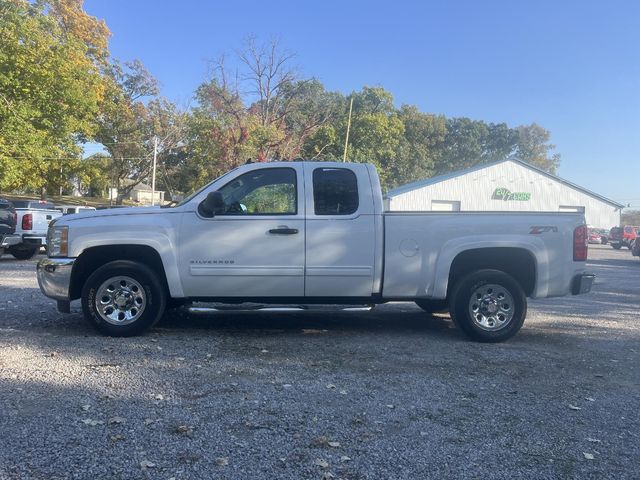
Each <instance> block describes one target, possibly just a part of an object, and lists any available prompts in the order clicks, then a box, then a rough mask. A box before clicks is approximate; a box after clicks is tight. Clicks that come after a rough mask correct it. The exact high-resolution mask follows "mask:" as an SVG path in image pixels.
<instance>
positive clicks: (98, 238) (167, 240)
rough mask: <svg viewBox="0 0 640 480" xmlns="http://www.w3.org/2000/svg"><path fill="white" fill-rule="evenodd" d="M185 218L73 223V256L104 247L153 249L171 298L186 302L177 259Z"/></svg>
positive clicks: (115, 218)
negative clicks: (180, 227) (180, 228)
mask: <svg viewBox="0 0 640 480" xmlns="http://www.w3.org/2000/svg"><path fill="white" fill-rule="evenodd" d="M172 213H173V212H172ZM176 213H179V212H176ZM180 213H181V212H180ZM181 217H182V215H181V214H177V215H176V214H164V212H163V213H149V214H137V215H113V216H104V217H95V218H91V219H90V220H89V219H87V218H85V219H83V220H82V221H77V222H74V221H71V222H69V246H70V250H69V256H70V257H78V256H80V254H81V253H82V252H83V251H85V250H86V249H88V248H92V247H100V246H113V245H143V246H147V247H151V248H153V249H154V250H155V251H156V252H158V254H159V255H160V259H161V261H162V265H163V267H164V271H165V274H166V276H167V284H168V286H169V293H170V295H171V297H173V298H183V297H184V290H183V288H182V282H181V280H180V275H179V271H178V262H177V256H176V254H177V252H178V249H177V244H176V229H177V226H178V225H179V221H180V219H181ZM87 220H89V221H87Z"/></svg>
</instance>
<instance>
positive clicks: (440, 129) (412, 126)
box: [388, 105, 447, 187]
mask: <svg viewBox="0 0 640 480" xmlns="http://www.w3.org/2000/svg"><path fill="white" fill-rule="evenodd" d="M399 118H400V120H401V121H402V123H403V125H404V138H403V139H402V141H401V142H400V145H399V147H398V151H397V153H396V156H395V160H394V162H393V163H392V164H391V165H389V173H388V177H389V178H390V181H389V185H390V186H391V187H396V186H399V185H402V184H404V183H408V182H412V181H415V180H419V179H423V178H428V177H431V176H432V175H433V173H434V171H435V168H436V163H437V161H438V154H439V149H440V148H441V147H442V144H443V142H444V140H445V137H446V133H447V126H446V119H445V117H444V116H442V115H431V114H426V113H422V112H420V111H419V110H418V109H417V108H416V107H415V106H413V105H403V106H402V107H401V108H400V111H399Z"/></svg>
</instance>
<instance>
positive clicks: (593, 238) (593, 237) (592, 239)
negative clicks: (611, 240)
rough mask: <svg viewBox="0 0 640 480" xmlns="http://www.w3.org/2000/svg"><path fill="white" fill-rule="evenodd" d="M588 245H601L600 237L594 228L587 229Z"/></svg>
mask: <svg viewBox="0 0 640 480" xmlns="http://www.w3.org/2000/svg"><path fill="white" fill-rule="evenodd" d="M589 243H602V236H601V235H600V233H599V232H598V230H596V229H594V228H590V229H589Z"/></svg>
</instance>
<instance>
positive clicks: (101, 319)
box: [82, 260, 167, 337]
mask: <svg viewBox="0 0 640 480" xmlns="http://www.w3.org/2000/svg"><path fill="white" fill-rule="evenodd" d="M166 297H167V296H166V293H165V289H164V286H163V285H162V283H161V282H160V281H159V280H158V275H157V274H156V273H155V272H154V271H153V270H151V269H150V268H149V267H147V266H146V265H143V264H141V263H137V262H132V261H129V260H117V261H115V262H110V263H107V264H106V265H103V266H102V267H100V268H98V269H97V270H96V271H95V272H93V273H92V274H91V276H90V277H89V278H88V279H87V281H86V282H85V284H84V287H83V288H82V310H83V312H84V316H85V318H86V319H87V321H89V323H91V324H92V325H93V326H94V327H95V328H97V329H98V330H99V331H100V332H101V333H104V334H105V335H111V336H114V337H128V336H132V335H138V334H140V333H142V332H143V331H144V330H146V329H148V328H150V327H152V326H153V325H154V324H155V323H156V322H157V321H158V320H159V319H160V317H162V314H163V313H164V309H165V306H166Z"/></svg>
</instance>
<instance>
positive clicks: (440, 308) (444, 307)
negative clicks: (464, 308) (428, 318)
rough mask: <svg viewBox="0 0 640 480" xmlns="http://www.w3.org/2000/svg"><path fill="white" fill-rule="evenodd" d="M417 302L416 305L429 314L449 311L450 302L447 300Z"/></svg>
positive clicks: (421, 300)
mask: <svg viewBox="0 0 640 480" xmlns="http://www.w3.org/2000/svg"><path fill="white" fill-rule="evenodd" d="M415 302H416V305H418V306H419V307H420V308H421V309H422V310H424V311H425V312H427V313H444V312H448V311H449V302H447V301H446V300H431V299H426V298H425V299H420V300H416V301H415Z"/></svg>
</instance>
